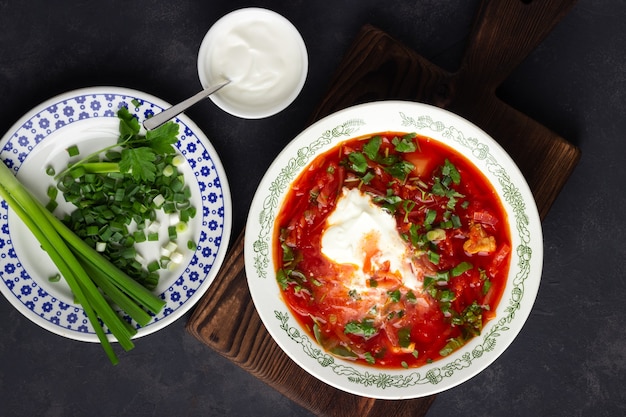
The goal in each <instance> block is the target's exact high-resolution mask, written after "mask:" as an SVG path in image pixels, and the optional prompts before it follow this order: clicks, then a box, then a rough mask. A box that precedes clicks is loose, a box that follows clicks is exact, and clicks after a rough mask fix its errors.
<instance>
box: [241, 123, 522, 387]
mask: <svg viewBox="0 0 626 417" xmlns="http://www.w3.org/2000/svg"><path fill="white" fill-rule="evenodd" d="M398 114H399V116H400V118H401V124H402V126H404V127H406V128H407V131H412V129H418V130H419V133H420V134H426V135H428V133H427V132H428V131H431V132H433V133H436V134H438V135H440V136H441V137H443V138H444V139H445V140H449V141H451V142H454V143H455V144H456V145H458V146H459V147H462V148H465V149H467V150H468V151H469V152H471V154H472V156H473V157H474V158H476V159H477V160H478V161H480V164H483V165H484V166H483V167H482V169H483V171H485V170H486V171H488V172H489V173H490V174H491V175H493V177H495V178H496V179H497V181H498V183H499V185H500V187H501V188H502V190H503V192H502V195H501V198H503V199H504V201H505V202H506V203H507V204H508V206H509V207H510V211H509V210H507V211H509V215H510V214H511V213H513V219H510V224H511V226H512V233H513V234H515V233H516V235H515V236H517V237H518V239H519V243H518V244H517V246H516V254H517V257H518V262H517V265H513V264H512V265H511V268H512V270H514V271H517V272H516V274H515V276H514V277H512V281H511V284H512V285H511V288H512V289H511V290H510V292H507V293H506V294H504V295H503V298H502V301H501V302H500V305H501V306H503V305H506V307H505V308H504V309H503V310H502V313H500V314H499V316H500V317H499V318H497V320H493V321H491V322H490V323H489V325H488V327H487V328H486V329H485V330H486V331H485V332H484V334H483V335H481V336H480V337H479V338H476V339H475V340H478V341H479V342H478V343H472V346H473V348H472V349H471V351H467V352H464V353H463V354H462V355H460V356H459V355H457V357H456V359H454V360H449V361H446V359H441V360H439V361H438V362H437V363H436V364H435V365H432V366H428V367H426V368H416V369H408V370H399V371H398V372H392V373H389V372H384V371H378V370H376V369H375V368H371V369H367V368H366V367H363V366H358V367H355V366H350V364H349V363H348V362H346V361H342V360H337V359H336V358H335V357H333V356H332V355H330V354H328V353H325V352H324V351H323V350H322V349H321V348H320V347H319V346H318V345H317V344H316V343H314V342H313V341H312V340H311V338H310V337H309V336H308V335H306V334H304V333H303V332H302V331H301V330H300V329H299V328H298V327H296V326H292V325H290V321H291V320H293V319H292V318H291V316H290V314H289V313H288V312H287V311H286V310H282V311H281V310H274V315H275V319H276V320H278V322H279V327H280V329H281V330H282V331H283V332H284V333H285V334H286V335H287V336H288V337H289V339H290V340H292V341H294V342H296V343H297V344H299V345H300V347H301V348H302V351H303V352H304V353H305V354H306V355H307V356H308V357H310V358H312V359H314V360H315V361H316V362H317V363H318V364H319V365H320V366H321V367H324V368H328V369H331V370H332V372H333V373H334V374H335V375H337V376H339V377H341V378H345V379H346V380H347V381H349V382H350V383H351V384H356V385H361V386H362V387H372V386H374V387H376V388H377V389H379V390H384V389H405V388H410V387H415V386H424V385H431V386H435V385H438V384H440V383H441V382H442V381H444V380H445V379H446V378H450V377H452V376H453V375H454V374H455V373H457V372H458V371H460V370H463V369H466V368H469V367H470V366H472V364H473V363H475V361H477V360H478V359H479V358H481V357H483V355H485V354H486V353H488V352H492V351H494V349H495V348H496V346H497V344H498V341H499V338H500V337H501V336H502V335H503V334H505V333H506V332H508V331H509V330H510V329H511V327H510V323H511V322H512V321H513V320H514V318H515V316H516V313H518V312H519V311H520V308H521V306H522V300H523V299H524V295H525V281H526V280H527V278H528V277H529V275H530V273H531V259H532V256H533V250H532V248H531V232H530V227H529V226H530V219H531V217H529V215H528V213H527V209H528V207H527V205H526V203H525V201H524V197H523V194H522V193H521V192H520V189H519V188H518V187H517V186H516V185H515V184H514V183H513V182H512V180H511V176H510V175H509V173H508V172H507V170H506V169H505V168H504V167H503V166H502V165H501V164H500V163H499V162H498V161H497V159H496V157H495V156H494V155H493V154H492V153H491V151H490V149H489V146H488V145H487V144H486V143H483V142H481V141H480V140H478V139H476V138H474V137H466V136H465V135H464V134H463V133H462V132H461V131H460V130H459V129H457V128H456V127H454V126H450V125H446V124H445V123H443V122H440V121H435V120H433V119H432V117H431V116H428V115H424V116H418V117H410V116H407V115H406V114H405V113H403V112H398ZM363 125H365V122H364V121H363V120H362V119H348V120H347V121H345V122H344V123H341V124H339V125H338V126H336V127H335V128H333V129H330V130H327V131H325V132H324V133H323V134H322V135H321V136H320V137H319V138H317V140H314V141H313V142H311V143H309V144H308V146H304V147H302V148H300V149H298V150H297V152H296V156H294V157H292V158H290V159H289V161H288V162H287V164H286V165H284V166H283V167H282V169H281V170H280V173H279V174H278V175H277V176H276V178H275V179H274V180H273V181H272V182H271V183H270V185H269V190H266V191H269V193H268V194H267V196H266V198H265V199H264V200H263V202H262V209H261V210H260V213H259V217H258V219H257V221H258V225H260V230H259V232H258V234H257V235H256V236H255V238H254V242H253V245H252V247H253V251H254V254H253V260H254V261H253V264H254V269H255V272H256V274H257V277H258V278H267V275H268V272H267V271H268V268H269V267H270V263H271V248H270V245H271V238H272V233H273V225H274V220H275V216H276V211H277V209H278V204H279V202H280V200H281V196H282V195H283V193H284V192H285V190H286V188H287V187H288V186H289V184H290V183H291V182H292V181H293V180H294V179H295V177H296V176H297V175H298V174H299V173H300V171H301V169H302V168H304V167H305V166H306V165H307V164H308V163H309V162H310V161H311V160H312V158H313V157H314V156H316V154H317V152H318V151H319V150H320V149H321V148H323V147H325V146H327V145H330V144H332V143H333V142H340V141H341V140H345V139H349V138H351V137H354V136H355V133H357V132H358V130H359V129H360V127H361V126H363ZM513 261H515V258H514V259H513ZM531 296H533V295H532V294H531ZM533 297H534V296H533ZM507 298H508V300H507ZM507 303H508V304H507ZM498 310H499V311H500V310H501V307H499V308H498ZM513 336H514V335H513ZM494 359H495V358H494ZM461 382H462V381H461ZM361 391H362V390H361ZM431 391H437V390H431ZM425 395H426V394H425ZM413 397H414V396H413ZM381 398H386V397H381ZM407 398H411V396H410V395H409V396H408V397H407Z"/></svg>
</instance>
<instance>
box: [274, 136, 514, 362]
mask: <svg viewBox="0 0 626 417" xmlns="http://www.w3.org/2000/svg"><path fill="white" fill-rule="evenodd" d="M274 241H275V242H278V244H277V245H275V248H274V250H275V253H274V255H275V260H276V279H277V281H278V285H279V286H280V289H281V293H282V295H283V297H284V299H285V301H286V303H287V305H288V306H289V308H290V309H291V311H292V312H293V314H294V315H295V316H296V317H297V318H298V320H299V321H300V322H301V324H302V325H303V327H304V328H305V329H307V330H308V331H309V332H310V335H311V337H313V338H315V339H316V340H317V342H318V343H319V344H320V345H321V346H322V347H323V348H324V349H325V350H326V351H327V352H329V353H331V354H333V355H336V356H339V357H342V358H346V359H353V360H355V361H359V362H362V363H363V364H369V365H373V366H377V367H385V368H400V367H405V368H412V367H418V366H421V365H424V364H425V363H430V362H432V361H435V360H438V359H440V358H441V357H444V356H447V355H449V354H450V353H452V352H453V351H455V350H456V349H458V348H459V347H461V346H463V345H464V344H465V343H466V342H467V341H468V340H470V339H471V338H473V337H475V336H478V335H479V334H480V333H481V330H482V328H483V326H484V325H485V323H487V321H489V320H490V319H492V318H493V317H494V311H495V308H496V306H497V304H498V301H499V300H500V297H501V295H502V292H503V290H504V286H505V284H506V278H507V275H508V270H509V262H510V254H511V240H510V233H509V226H508V222H507V218H506V214H505V211H504V209H503V207H502V205H501V202H500V200H499V198H498V196H497V194H496V192H495V190H494V189H493V187H492V185H491V184H490V183H489V181H488V180H487V179H486V178H485V177H484V176H483V174H482V173H481V172H480V171H479V170H478V169H477V168H476V167H475V166H474V165H473V164H472V163H471V162H469V161H468V160H467V159H466V158H465V157H463V156H462V155H460V154H459V153H458V152H456V151H454V150H453V149H451V148H449V147H448V146H446V145H444V144H442V143H441V142H438V141H435V140H433V139H431V138H428V137H424V136H418V135H416V134H406V133H397V132H385V133H380V134H377V135H374V136H367V137H360V138H355V139H350V140H348V141H345V142H343V143H341V144H339V145H337V146H336V147H335V148H333V149H332V150H330V151H328V152H325V153H324V154H322V155H320V156H318V157H316V158H315V159H314V160H313V161H312V162H311V163H310V164H309V166H308V167H307V168H306V169H305V170H304V172H303V173H302V174H301V175H300V176H299V177H298V178H297V179H296V180H295V181H294V182H293V184H292V186H291V188H290V190H289V191H288V194H287V196H286V199H285V200H284V203H283V205H282V207H281V209H280V211H279V213H278V215H277V217H276V224H275V239H274Z"/></svg>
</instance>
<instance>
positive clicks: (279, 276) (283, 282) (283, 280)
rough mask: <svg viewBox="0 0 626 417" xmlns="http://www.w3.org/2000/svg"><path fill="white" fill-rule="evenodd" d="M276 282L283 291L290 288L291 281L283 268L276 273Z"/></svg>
mask: <svg viewBox="0 0 626 417" xmlns="http://www.w3.org/2000/svg"><path fill="white" fill-rule="evenodd" d="M276 282H278V285H279V286H280V289H281V290H283V291H285V290H286V289H287V287H288V286H289V279H288V277H287V273H286V272H285V270H284V269H282V268H281V269H279V270H278V271H277V272H276Z"/></svg>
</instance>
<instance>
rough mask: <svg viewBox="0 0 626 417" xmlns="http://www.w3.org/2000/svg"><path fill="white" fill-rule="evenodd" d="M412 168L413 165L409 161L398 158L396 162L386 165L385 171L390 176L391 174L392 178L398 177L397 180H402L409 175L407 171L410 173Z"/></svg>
mask: <svg viewBox="0 0 626 417" xmlns="http://www.w3.org/2000/svg"><path fill="white" fill-rule="evenodd" d="M414 169H415V165H413V164H412V163H410V162H409V161H405V160H400V161H398V162H397V163H395V164H393V165H390V166H388V167H386V168H385V171H387V172H388V173H389V174H391V176H393V177H394V178H398V179H399V180H401V181H404V180H405V179H406V177H407V175H409V173H411V171H413V170H414Z"/></svg>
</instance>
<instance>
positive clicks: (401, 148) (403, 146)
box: [391, 134, 417, 153]
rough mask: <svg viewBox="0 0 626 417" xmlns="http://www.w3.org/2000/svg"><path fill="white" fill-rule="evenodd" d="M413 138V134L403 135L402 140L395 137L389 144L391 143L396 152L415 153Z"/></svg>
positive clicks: (415, 147) (415, 146)
mask: <svg viewBox="0 0 626 417" xmlns="http://www.w3.org/2000/svg"><path fill="white" fill-rule="evenodd" d="M414 137H415V135H414V134H409V135H404V136H403V137H402V139H400V138H398V137H395V138H393V139H392V141H391V143H393V145H394V146H395V149H396V151H398V152H403V153H408V152H415V151H416V150H417V145H415V141H414V140H413V138H414Z"/></svg>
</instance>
